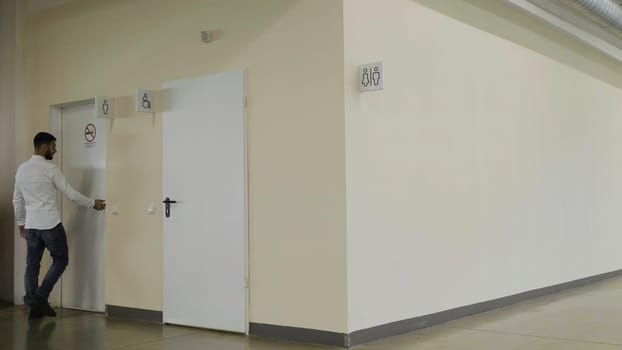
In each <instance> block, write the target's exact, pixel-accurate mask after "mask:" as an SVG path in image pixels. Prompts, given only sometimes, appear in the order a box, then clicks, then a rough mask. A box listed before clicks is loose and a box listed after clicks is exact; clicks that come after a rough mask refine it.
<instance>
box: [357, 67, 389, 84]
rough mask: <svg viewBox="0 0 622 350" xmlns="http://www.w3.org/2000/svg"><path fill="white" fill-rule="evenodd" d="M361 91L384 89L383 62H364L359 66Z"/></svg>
mask: <svg viewBox="0 0 622 350" xmlns="http://www.w3.org/2000/svg"><path fill="white" fill-rule="evenodd" d="M359 88H360V91H372V90H384V70H383V66H382V62H374V63H368V64H363V65H361V67H360V68H359Z"/></svg>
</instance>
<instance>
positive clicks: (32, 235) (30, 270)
mask: <svg viewBox="0 0 622 350" xmlns="http://www.w3.org/2000/svg"><path fill="white" fill-rule="evenodd" d="M26 241H27V242H28V249H27V251H26V273H25V275H24V286H25V287H26V298H32V297H33V296H34V295H35V294H36V295H38V296H40V297H42V298H43V299H45V300H47V299H48V297H49V296H50V292H52V288H54V285H55V284H56V282H57V281H58V279H59V278H60V276H61V275H62V274H63V271H65V268H66V267H67V264H68V263H69V253H68V249H67V235H66V234H65V228H64V227H63V224H58V225H56V226H55V227H54V228H51V229H49V230H35V229H27V230H26ZM45 248H47V249H48V250H49V251H50V255H51V256H52V266H50V269H49V270H48V272H47V273H46V274H45V277H44V278H43V282H42V283H41V286H39V269H40V268H41V258H42V257H43V251H44V250H45Z"/></svg>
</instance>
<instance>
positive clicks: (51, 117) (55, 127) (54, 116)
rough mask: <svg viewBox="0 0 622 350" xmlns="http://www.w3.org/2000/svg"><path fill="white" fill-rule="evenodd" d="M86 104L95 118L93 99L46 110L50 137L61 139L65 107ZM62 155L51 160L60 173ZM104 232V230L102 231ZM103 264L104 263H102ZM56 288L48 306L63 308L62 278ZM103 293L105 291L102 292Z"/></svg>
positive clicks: (57, 105)
mask: <svg viewBox="0 0 622 350" xmlns="http://www.w3.org/2000/svg"><path fill="white" fill-rule="evenodd" d="M88 104H92V105H93V115H94V116H95V113H96V111H95V98H87V99H83V100H76V101H70V102H62V103H57V104H53V105H50V107H49V108H48V129H49V130H50V133H51V134H52V135H57V136H58V137H62V132H63V108H67V107H76V106H82V105H88ZM63 154H64V152H61V153H60V155H59V156H58V157H54V160H52V162H53V163H54V164H56V166H57V167H58V168H59V169H61V171H62V170H63ZM61 201H62V194H60V193H57V194H56V203H57V205H58V212H59V214H60V217H61V218H62V217H63V206H62V205H60V203H61ZM104 232H105V229H104ZM104 249H106V247H105V245H104ZM105 256H106V254H105V252H104V257H105ZM51 263H52V262H51V261H50V259H49V258H48V261H47V264H48V266H49V265H51ZM102 263H104V262H102ZM105 278H106V274H105V273H104V288H105V285H106V280H105ZM56 287H57V288H54V289H52V292H51V293H50V304H51V305H52V306H56V307H61V308H62V307H63V305H62V302H63V298H62V294H63V278H62V276H61V278H60V279H59V280H58V283H57V284H56ZM104 292H105V291H104Z"/></svg>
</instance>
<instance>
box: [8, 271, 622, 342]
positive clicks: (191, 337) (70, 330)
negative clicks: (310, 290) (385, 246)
mask: <svg viewBox="0 0 622 350" xmlns="http://www.w3.org/2000/svg"><path fill="white" fill-rule="evenodd" d="M58 314H59V315H58V317H56V318H44V319H42V320H36V321H28V319H27V315H26V310H25V309H24V307H23V306H9V305H1V304H0V350H5V349H11V350H18V349H33V350H34V349H36V350H45V349H54V350H61V349H62V350H73V349H77V350H78V349H79V350H82V349H88V350H98V349H124V350H162V349H171V350H172V349H175V350H190V349H218V350H261V349H266V350H267V349H271V350H281V349H292V350H303V349H331V348H330V347H324V346H316V345H307V344H296V343H289V342H284V341H274V340H269V339H260V338H255V337H246V336H242V335H236V334H228V333H220V332H212V331H205V330H199V329H194V328H185V327H176V326H161V325H157V324H150V323H142V322H133V321H126V320H119V319H113V318H106V317H104V316H103V315H101V314H96V313H88V312H79V311H73V310H59V312H58ZM353 349H367V350H380V349H392V350H406V349H409V350H410V349H412V350H419V349H434V350H440V349H443V350H451V349H456V350H458V349H460V350H464V349H474V350H475V349H477V350H486V349H495V350H503V349H521V350H527V349H529V350H533V349H547V350H548V349H564V350H579V349H594V350H612V349H620V350H622V277H617V278H612V279H609V280H606V281H602V282H599V283H596V284H593V285H589V286H584V287H580V288H575V289H571V290H567V291H564V292H562V293H558V294H554V295H549V296H546V297H542V298H538V299H534V300H531V301H527V302H523V303H519V304H516V305H512V306H509V307H506V308H503V309H498V310H494V311H490V312H487V313H483V314H479V315H475V316H472V317H467V318H463V319H459V320H455V321H451V322H448V323H445V324H442V325H438V326H435V327H430V328H427V329H422V330H418V331H415V332H411V333H408V334H404V335H401V336H396V337H392V338H388V339H384V340H380V341H377V342H373V343H369V344H365V345H361V346H357V347H354V348H353Z"/></svg>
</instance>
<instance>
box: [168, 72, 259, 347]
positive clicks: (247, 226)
mask: <svg viewBox="0 0 622 350" xmlns="http://www.w3.org/2000/svg"><path fill="white" fill-rule="evenodd" d="M227 72H241V73H242V108H243V112H242V113H243V115H242V122H243V125H242V127H243V131H242V134H243V135H244V136H243V140H242V142H243V149H244V169H243V170H242V171H243V173H244V247H243V250H244V289H245V298H244V299H245V300H244V302H245V312H244V317H245V319H246V320H245V323H244V325H245V330H244V334H246V335H249V334H250V296H251V291H250V289H251V286H250V237H249V231H250V215H249V207H250V201H249V197H250V173H249V172H250V171H249V169H250V167H249V159H248V158H249V157H248V154H249V152H248V147H249V146H248V108H247V93H248V72H247V69H246V68H243V69H239V70H226V71H218V72H210V73H206V74H200V75H196V76H191V77H185V78H178V79H171V80H166V81H164V82H162V85H165V84H166V83H168V82H173V81H178V80H185V79H193V78H200V77H203V76H209V75H216V74H221V73H227ZM160 96H161V98H162V100H163V105H164V106H165V107H164V109H166V108H167V106H166V104H167V103H166V101H167V99H168V96H167V95H166V89H165V88H163V87H162V91H161V95H160ZM162 124H163V125H162V147H165V146H164V138H163V137H164V122H162ZM162 175H164V159H162ZM161 190H162V193H161V196H162V198H164V195H165V193H164V176H162V188H161ZM162 230H163V232H162V233H163V234H164V215H162ZM163 240H164V238H163ZM164 259H165V256H164V250H163V251H162V264H164ZM162 272H163V275H162V282H163V283H162V292H163V293H164V271H162ZM162 297H163V299H164V295H162ZM162 302H163V304H164V300H162ZM162 323H163V324H166V323H167V322H166V321H165V315H164V307H162Z"/></svg>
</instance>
